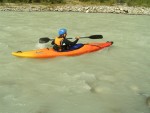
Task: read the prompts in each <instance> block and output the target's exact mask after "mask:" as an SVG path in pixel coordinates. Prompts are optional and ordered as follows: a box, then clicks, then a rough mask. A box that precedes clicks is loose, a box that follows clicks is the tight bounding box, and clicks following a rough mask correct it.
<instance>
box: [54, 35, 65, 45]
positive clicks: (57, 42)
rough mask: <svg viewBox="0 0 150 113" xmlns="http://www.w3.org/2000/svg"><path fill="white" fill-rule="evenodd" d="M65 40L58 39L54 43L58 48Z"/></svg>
mask: <svg viewBox="0 0 150 113" xmlns="http://www.w3.org/2000/svg"><path fill="white" fill-rule="evenodd" d="M63 39H64V38H59V37H56V38H55V41H54V43H55V44H56V45H57V46H61V42H62V41H63Z"/></svg>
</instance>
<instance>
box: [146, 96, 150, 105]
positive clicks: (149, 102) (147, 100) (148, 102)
mask: <svg viewBox="0 0 150 113" xmlns="http://www.w3.org/2000/svg"><path fill="white" fill-rule="evenodd" d="M146 104H147V106H148V107H150V96H149V97H147V98H146Z"/></svg>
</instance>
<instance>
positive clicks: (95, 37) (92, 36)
mask: <svg viewBox="0 0 150 113" xmlns="http://www.w3.org/2000/svg"><path fill="white" fill-rule="evenodd" d="M88 38H90V39H102V38H103V36H102V35H91V36H89V37H88Z"/></svg>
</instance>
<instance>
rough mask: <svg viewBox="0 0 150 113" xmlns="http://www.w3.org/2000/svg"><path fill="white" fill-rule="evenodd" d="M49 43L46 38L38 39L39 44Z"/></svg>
mask: <svg viewBox="0 0 150 113" xmlns="http://www.w3.org/2000/svg"><path fill="white" fill-rule="evenodd" d="M49 41H50V39H49V38H48V37H42V38H40V39H39V43H47V42H49Z"/></svg>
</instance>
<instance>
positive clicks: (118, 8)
mask: <svg viewBox="0 0 150 113" xmlns="http://www.w3.org/2000/svg"><path fill="white" fill-rule="evenodd" d="M0 11H17V12H35V11H36V12H46V11H57V12H83V13H115V14H129V15H150V8H146V7H128V6H125V5H114V6H97V5H95V6H94V5H90V6H83V5H59V6H57V5H55V6H51V5H30V4H27V5H1V6H0Z"/></svg>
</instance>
